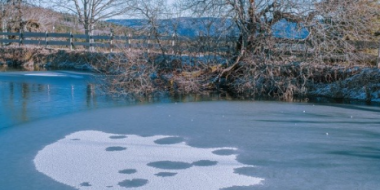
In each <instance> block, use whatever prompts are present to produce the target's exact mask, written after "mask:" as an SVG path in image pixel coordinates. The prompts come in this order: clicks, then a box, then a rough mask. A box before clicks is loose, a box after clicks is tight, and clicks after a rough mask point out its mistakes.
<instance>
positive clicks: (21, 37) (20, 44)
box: [18, 28, 24, 46]
mask: <svg viewBox="0 0 380 190" xmlns="http://www.w3.org/2000/svg"><path fill="white" fill-rule="evenodd" d="M19 40H20V41H19V44H18V45H19V46H22V43H23V40H24V34H23V32H22V29H21V28H20V34H19Z"/></svg>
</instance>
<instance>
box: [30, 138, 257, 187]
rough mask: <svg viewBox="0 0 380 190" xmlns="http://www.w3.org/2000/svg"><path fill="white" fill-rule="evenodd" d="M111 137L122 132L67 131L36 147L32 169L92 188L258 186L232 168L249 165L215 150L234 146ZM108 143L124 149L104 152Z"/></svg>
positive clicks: (57, 178)
mask: <svg viewBox="0 0 380 190" xmlns="http://www.w3.org/2000/svg"><path fill="white" fill-rule="evenodd" d="M110 136H121V135H120V134H108V133H104V132H100V131H80V132H76V133H73V134H70V135H68V136H66V137H65V138H64V139H61V140H59V141H57V142H55V143H53V144H50V145H48V146H46V147H44V148H43V149H42V150H40V151H39V152H38V154H37V155H36V157H35V159H34V164H35V166H36V169H37V170H38V171H39V172H41V173H44V174H45V175H47V176H49V177H51V178H52V179H54V180H56V181H58V182H61V183H63V184H67V185H69V186H72V187H74V188H77V189H88V185H91V189H125V188H138V189H165V190H171V189H172V190H177V189H183V190H185V189H198V190H202V189H205V190H206V189H207V190H210V189H222V188H228V187H235V186H252V185H258V184H260V183H261V182H262V181H263V179H261V178H256V177H252V176H247V175H241V174H237V173H236V172H235V170H236V169H237V168H242V167H252V166H248V165H244V164H241V163H239V162H238V161H237V160H236V155H234V154H231V155H229V154H221V155H218V154H215V151H218V150H225V149H228V150H236V148H228V147H221V148H195V147H191V146H189V145H187V144H186V143H184V142H180V143H179V142H176V143H174V144H173V143H169V144H166V143H163V144H157V140H160V139H161V140H162V139H165V140H169V141H170V140H173V139H174V138H173V137H171V136H150V137H141V136H137V135H127V136H128V138H116V139H112V138H110ZM177 138H178V137H175V139H177ZM72 139H80V141H73V140H72ZM108 147H125V148H126V149H125V150H123V151H106V149H107V148H108ZM200 166H201V167H200ZM126 174H128V175H126ZM166 176H170V177H166Z"/></svg>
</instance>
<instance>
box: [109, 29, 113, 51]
mask: <svg viewBox="0 0 380 190" xmlns="http://www.w3.org/2000/svg"><path fill="white" fill-rule="evenodd" d="M112 48H113V31H112V30H111V34H110V52H111V53H112Z"/></svg>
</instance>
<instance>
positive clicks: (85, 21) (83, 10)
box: [51, 0, 134, 42]
mask: <svg viewBox="0 0 380 190" xmlns="http://www.w3.org/2000/svg"><path fill="white" fill-rule="evenodd" d="M133 2H134V1H133V0H53V1H51V4H53V7H54V8H55V10H63V11H68V12H70V13H72V14H74V15H76V16H77V17H78V20H79V23H81V24H82V25H83V27H84V32H85V34H86V35H87V36H90V35H93V31H94V26H95V25H96V23H98V22H99V21H101V20H106V19H109V18H112V17H116V16H120V15H123V14H125V13H127V11H128V10H130V7H131V3H133ZM87 42H90V38H88V39H87Z"/></svg>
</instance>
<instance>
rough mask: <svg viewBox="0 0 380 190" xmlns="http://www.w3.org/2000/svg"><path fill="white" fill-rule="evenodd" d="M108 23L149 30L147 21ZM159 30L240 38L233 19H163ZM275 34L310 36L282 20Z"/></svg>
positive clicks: (277, 35) (188, 34) (278, 35)
mask: <svg viewBox="0 0 380 190" xmlns="http://www.w3.org/2000/svg"><path fill="white" fill-rule="evenodd" d="M108 22H111V23H114V24H119V25H122V26H127V27H130V28H133V29H135V30H149V27H147V26H149V24H148V20H145V19H111V20H108ZM158 25H159V27H158V30H159V32H160V33H162V34H166V35H172V34H174V33H176V34H177V35H179V36H185V37H190V38H193V37H197V36H199V35H207V36H238V29H237V26H236V25H235V23H234V22H233V21H232V20H231V19H227V20H223V19H221V18H212V17H205V18H189V17H181V18H174V19H161V20H159V21H158ZM272 30H273V34H274V36H276V37H279V38H290V39H302V38H305V37H306V36H307V35H308V31H307V30H306V29H305V28H301V29H299V27H297V24H296V23H291V22H287V21H286V20H280V21H279V22H278V23H276V24H275V25H274V26H273V28H272Z"/></svg>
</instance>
